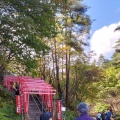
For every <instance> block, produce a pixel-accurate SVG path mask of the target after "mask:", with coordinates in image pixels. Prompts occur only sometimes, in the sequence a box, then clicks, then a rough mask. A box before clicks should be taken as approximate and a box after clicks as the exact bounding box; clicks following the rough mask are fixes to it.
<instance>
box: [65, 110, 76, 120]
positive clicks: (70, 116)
mask: <svg viewBox="0 0 120 120" xmlns="http://www.w3.org/2000/svg"><path fill="white" fill-rule="evenodd" d="M74 119H75V116H74V112H73V111H66V112H65V113H63V120H74Z"/></svg>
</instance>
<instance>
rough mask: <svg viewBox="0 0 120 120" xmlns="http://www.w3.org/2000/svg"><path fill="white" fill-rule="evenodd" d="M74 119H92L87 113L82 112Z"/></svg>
mask: <svg viewBox="0 0 120 120" xmlns="http://www.w3.org/2000/svg"><path fill="white" fill-rule="evenodd" d="M75 120H93V118H91V117H90V116H89V115H88V114H87V113H82V114H81V115H80V116H79V117H78V118H76V119H75Z"/></svg>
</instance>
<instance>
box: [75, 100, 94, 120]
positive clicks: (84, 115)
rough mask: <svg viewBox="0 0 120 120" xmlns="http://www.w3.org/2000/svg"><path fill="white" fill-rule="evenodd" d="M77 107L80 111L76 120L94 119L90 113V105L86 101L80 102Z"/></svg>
mask: <svg viewBox="0 0 120 120" xmlns="http://www.w3.org/2000/svg"><path fill="white" fill-rule="evenodd" d="M77 109H78V111H79V117H78V118H76V119H75V120H93V118H91V117H90V116H89V115H88V110H89V108H88V105H87V104H86V103H85V102H81V103H79V104H78V106H77Z"/></svg>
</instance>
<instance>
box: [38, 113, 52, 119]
mask: <svg viewBox="0 0 120 120" xmlns="http://www.w3.org/2000/svg"><path fill="white" fill-rule="evenodd" d="M40 120H52V112H45V113H42V114H41V116H40Z"/></svg>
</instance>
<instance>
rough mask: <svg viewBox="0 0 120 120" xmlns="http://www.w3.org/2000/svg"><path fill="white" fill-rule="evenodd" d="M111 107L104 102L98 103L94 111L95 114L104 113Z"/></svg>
mask: <svg viewBox="0 0 120 120" xmlns="http://www.w3.org/2000/svg"><path fill="white" fill-rule="evenodd" d="M109 106H110V105H109V104H106V103H104V102H98V103H96V105H95V108H94V110H95V112H102V111H103V110H105V111H106V110H107V109H108V108H109Z"/></svg>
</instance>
